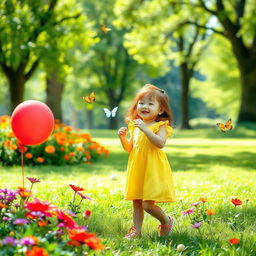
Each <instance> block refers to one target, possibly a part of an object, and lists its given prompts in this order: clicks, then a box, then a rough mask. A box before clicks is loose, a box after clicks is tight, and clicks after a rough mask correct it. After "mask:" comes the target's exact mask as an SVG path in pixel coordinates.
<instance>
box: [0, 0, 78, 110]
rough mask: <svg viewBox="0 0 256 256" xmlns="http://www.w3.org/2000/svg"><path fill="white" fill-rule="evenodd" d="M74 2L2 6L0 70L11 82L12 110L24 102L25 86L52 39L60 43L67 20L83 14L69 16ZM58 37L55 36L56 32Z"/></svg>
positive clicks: (26, 2)
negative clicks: (50, 37)
mask: <svg viewBox="0 0 256 256" xmlns="http://www.w3.org/2000/svg"><path fill="white" fill-rule="evenodd" d="M73 4H74V2H73V1H69V2H68V3H67V2H61V1H58V0H49V1H45V0H38V1H30V0H24V1H17V0H14V1H1V2H0V32H1V33H0V67H1V69H2V71H3V73H4V74H5V76H6V77H7V79H8V82H9V92H10V100H11V110H13V109H14V108H15V107H16V105H18V104H19V103H20V102H22V101H23V96H24V90H25V83H26V82H27V81H28V80H29V79H30V78H31V76H32V75H33V73H34V72H35V70H36V69H37V67H38V66H39V63H40V62H41V59H42V57H43V56H46V55H47V53H49V51H50V50H51V47H50V43H49V42H48V41H47V39H49V35H51V36H52V37H53V38H54V37H55V38H57V37H58V39H59V40H61V38H60V37H59V36H60V34H62V35H64V34H65V33H67V30H65V29H64V26H61V25H63V24H65V22H67V21H68V20H74V19H77V18H78V17H79V16H80V13H77V12H76V10H75V11H74V13H72V14H69V13H67V9H69V8H70V7H71V6H72V7H73ZM57 30H58V31H59V33H56V34H54V33H52V32H53V31H57Z"/></svg>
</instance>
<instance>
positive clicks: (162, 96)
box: [125, 84, 173, 125]
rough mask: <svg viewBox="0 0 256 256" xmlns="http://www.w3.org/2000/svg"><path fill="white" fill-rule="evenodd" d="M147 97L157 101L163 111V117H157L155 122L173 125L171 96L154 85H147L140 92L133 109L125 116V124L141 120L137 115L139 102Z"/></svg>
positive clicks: (132, 106)
mask: <svg viewBox="0 0 256 256" xmlns="http://www.w3.org/2000/svg"><path fill="white" fill-rule="evenodd" d="M145 95H147V96H148V97H150V98H153V99H156V100H157V101H158V103H159V106H160V108H161V110H162V111H163V113H162V114H161V115H158V116H157V117H156V120H155V121H157V122H159V121H166V120H168V121H169V125H171V124H172V121H173V119H172V111H171V108H170V100H169V96H168V95H167V93H166V92H165V91H164V90H163V89H160V88H158V87H156V86H154V85H152V84H146V85H144V86H143V87H142V88H141V89H140V90H139V92H138V93H137V95H136V97H135V99H134V101H133V103H132V105H131V107H130V108H129V110H128V111H127V113H126V115H125V122H126V123H128V122H129V121H132V120H134V119H138V118H140V117H139V116H138V114H137V104H138V102H139V100H141V99H142V98H143V97H144V96H145Z"/></svg>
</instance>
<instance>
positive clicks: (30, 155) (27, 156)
mask: <svg viewBox="0 0 256 256" xmlns="http://www.w3.org/2000/svg"><path fill="white" fill-rule="evenodd" d="M25 157H26V158H28V159H31V158H32V157H33V155H32V154H31V153H26V154H25Z"/></svg>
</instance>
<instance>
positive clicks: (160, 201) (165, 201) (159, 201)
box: [125, 198, 177, 203]
mask: <svg viewBox="0 0 256 256" xmlns="http://www.w3.org/2000/svg"><path fill="white" fill-rule="evenodd" d="M125 200H130V201H133V200H144V201H145V200H150V201H155V203H174V202H177V200H156V199H142V198H131V199H129V198H125Z"/></svg>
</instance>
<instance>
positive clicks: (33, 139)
mask: <svg viewBox="0 0 256 256" xmlns="http://www.w3.org/2000/svg"><path fill="white" fill-rule="evenodd" d="M11 125H12V130H13V133H14V134H15V136H16V137H17V139H18V140H20V141H21V143H23V144H25V145H38V144H41V143H43V142H44V141H46V140H47V138H48V137H49V136H50V134H51V133H52V131H53V128H54V116H53V113H52V111H51V110H50V108H49V107H48V106H47V105H46V104H44V103H42V102H40V101H36V100H27V101H24V102H22V103H21V104H19V105H18V106H17V107H16V108H15V109H14V111H13V113H12V117H11Z"/></svg>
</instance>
